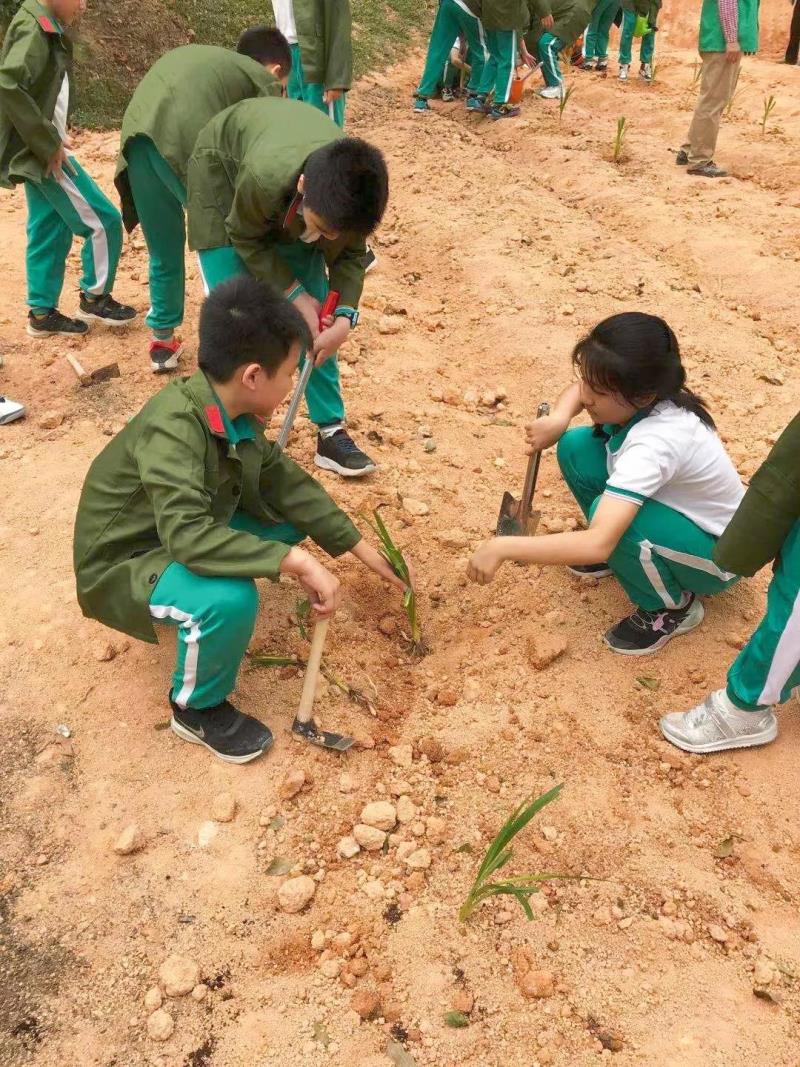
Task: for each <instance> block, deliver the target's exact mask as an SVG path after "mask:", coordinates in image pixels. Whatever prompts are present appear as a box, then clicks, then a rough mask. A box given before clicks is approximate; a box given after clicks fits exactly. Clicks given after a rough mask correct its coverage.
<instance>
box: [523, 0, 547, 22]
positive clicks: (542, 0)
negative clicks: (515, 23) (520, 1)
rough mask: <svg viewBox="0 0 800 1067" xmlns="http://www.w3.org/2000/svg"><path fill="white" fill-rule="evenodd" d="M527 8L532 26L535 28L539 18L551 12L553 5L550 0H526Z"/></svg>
mask: <svg viewBox="0 0 800 1067" xmlns="http://www.w3.org/2000/svg"><path fill="white" fill-rule="evenodd" d="M528 10H529V11H530V15H531V25H532V28H533V29H536V26H537V24H538V22H539V21H540V20H541V19H543V18H546V17H547V16H548V15H552V14H553V5H552V3H551V0H528Z"/></svg>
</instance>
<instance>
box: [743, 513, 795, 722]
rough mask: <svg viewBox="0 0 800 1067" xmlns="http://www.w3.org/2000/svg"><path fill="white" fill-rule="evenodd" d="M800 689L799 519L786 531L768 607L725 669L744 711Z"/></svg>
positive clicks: (768, 599)
mask: <svg viewBox="0 0 800 1067" xmlns="http://www.w3.org/2000/svg"><path fill="white" fill-rule="evenodd" d="M797 689H800V522H796V523H795V524H794V526H793V527H792V529H791V531H790V532H789V536H788V537H787V538H786V540H785V541H784V544H783V548H782V549H781V554H780V556H779V557H778V560H777V562H776V564H775V572H774V574H773V576H772V581H771V582H770V583H769V589H768V590H767V611H766V614H765V615H764V618H763V619H762V620H761V622H760V623H759V624H758V628H757V629H756V631H755V633H754V634H753V636H752V637H751V638H750V640H749V641H748V642H747V644H746V645H745V646H744V648H743V649H742V651H741V652H740V653H739V655H738V656H737V657H736V659H735V660H734V663H733V666H732V667H731V669H730V671H728V696H729V697H730V698H731V700H732V701H733V703H734V704H736V705H737V706H738V707H740V708H744V709H745V710H747V711H757V710H759V709H761V708H766V707H769V705H771V704H782V703H784V702H785V701H787V700H788V699H789V697H791V695H792V693H793V692H794V691H795V690H797Z"/></svg>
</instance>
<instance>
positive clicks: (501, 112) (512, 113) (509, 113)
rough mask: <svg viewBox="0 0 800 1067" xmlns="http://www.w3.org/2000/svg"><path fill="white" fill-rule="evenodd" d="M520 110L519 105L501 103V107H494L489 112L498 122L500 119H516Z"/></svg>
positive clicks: (493, 119)
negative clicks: (512, 105) (510, 105)
mask: <svg viewBox="0 0 800 1067" xmlns="http://www.w3.org/2000/svg"><path fill="white" fill-rule="evenodd" d="M520 110H521V109H520V108H518V107H509V105H508V104H501V105H500V106H499V107H493V108H492V110H491V111H490V112H489V118H490V119H491V120H492V122H497V120H498V119H515V118H516V117H517V116H518V115H519V113H520Z"/></svg>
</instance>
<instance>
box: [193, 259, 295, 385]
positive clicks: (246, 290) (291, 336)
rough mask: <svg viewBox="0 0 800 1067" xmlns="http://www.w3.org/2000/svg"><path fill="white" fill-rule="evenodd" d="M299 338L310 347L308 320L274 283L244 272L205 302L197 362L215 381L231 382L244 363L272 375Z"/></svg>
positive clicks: (215, 290) (213, 291)
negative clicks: (256, 365)
mask: <svg viewBox="0 0 800 1067" xmlns="http://www.w3.org/2000/svg"><path fill="white" fill-rule="evenodd" d="M295 342H299V344H300V345H301V347H303V348H309V347H310V346H311V335H310V333H309V330H308V326H307V325H306V320H305V319H304V318H303V316H302V315H301V314H300V312H299V311H298V310H297V308H296V307H294V305H293V304H290V303H289V301H288V300H287V299H286V297H285V296H284V295H283V293H281V292H280V290H278V289H276V288H275V286H274V285H267V284H266V283H265V282H260V281H258V279H257V278H253V277H252V276H251V275H249V274H240V275H237V276H236V277H235V278H229V279H228V281H226V282H223V283H222V284H221V285H218V286H217V287H216V288H215V289H212V290H211V292H210V293H209V295H208V296H207V297H206V299H205V300H204V301H203V306H202V308H201V309H200V349H199V353H198V359H197V362H198V365H199V367H200V369H201V370H204V371H205V372H206V374H208V376H209V377H210V378H212V379H213V380H214V381H215V382H227V381H230V379H231V378H232V377H233V374H234V372H235V371H236V368H237V367H242V366H244V365H245V364H246V363H258V364H260V365H261V366H262V367H263V368H264V370H265V371H266V372H267V374H269V375H273V374H274V373H275V372H276V371H277V369H278V367H280V365H281V363H283V361H284V360H285V359H286V357H287V356H288V355H289V351H290V349H291V347H292V345H293V344H294V343H295Z"/></svg>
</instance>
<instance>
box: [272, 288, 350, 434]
mask: <svg viewBox="0 0 800 1067" xmlns="http://www.w3.org/2000/svg"><path fill="white" fill-rule="evenodd" d="M338 303H339V294H338V293H337V292H336V290H335V289H331V291H330V292H329V293H328V295H327V297H326V298H325V303H324V304H323V305H322V308H321V309H320V313H319V322H320V326H322V320H323V319H326V318H327V317H328V315H332V314H333V313H334V311H335V310H336V305H337V304H338ZM313 369H314V360H313V358H312V356H311V355H310V354H309V353H308V352H307V353H306V361H305V363H304V364H303V369H302V370H301V371H300V377H299V378H298V379H297V385H296V386H295V387H294V392H293V393H292V399H291V400H290V401H289V407H288V408H287V409H286V417H285V418H284V420H283V426H281V432H280V433H279V434H278V439H277V441H276V444H277V446H278V448H279V449H280V450H281V452H282V451H283V450H284V448H286V442H287V441H288V440H289V434H290V433H291V432H292V426H294V420H295V417H296V415H297V409H298V408H299V407H300V401H301V400H302V399H303V396H304V395H305V391H306V386H307V385H308V379H309V378H310V377H311V372H312V371H313Z"/></svg>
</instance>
